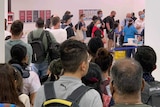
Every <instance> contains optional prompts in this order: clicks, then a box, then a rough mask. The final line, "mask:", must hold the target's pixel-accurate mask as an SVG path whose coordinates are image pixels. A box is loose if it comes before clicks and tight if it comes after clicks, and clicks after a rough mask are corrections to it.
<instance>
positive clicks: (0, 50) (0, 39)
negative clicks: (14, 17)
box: [0, 0, 5, 63]
mask: <svg viewBox="0 0 160 107" xmlns="http://www.w3.org/2000/svg"><path fill="white" fill-rule="evenodd" d="M4 6H5V0H0V10H1V12H0V63H4V59H5V57H4V53H5V52H4V17H5V9H4Z"/></svg>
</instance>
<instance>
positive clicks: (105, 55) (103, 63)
mask: <svg viewBox="0 0 160 107" xmlns="http://www.w3.org/2000/svg"><path fill="white" fill-rule="evenodd" d="M112 62H113V56H112V54H111V53H110V52H109V51H107V50H106V49H105V48H100V49H98V51H97V54H96V57H95V63H96V64H98V65H99V66H100V68H101V70H102V72H107V70H108V69H109V68H110V67H111V65H112ZM108 73H109V72H108Z"/></svg>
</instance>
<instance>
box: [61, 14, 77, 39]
mask: <svg viewBox="0 0 160 107" xmlns="http://www.w3.org/2000/svg"><path fill="white" fill-rule="evenodd" d="M72 17H73V15H64V16H63V24H62V25H61V28H62V29H65V30H66V31H67V39H69V38H70V37H72V36H75V34H74V30H73V28H72V27H71V26H70V24H71V18H72Z"/></svg>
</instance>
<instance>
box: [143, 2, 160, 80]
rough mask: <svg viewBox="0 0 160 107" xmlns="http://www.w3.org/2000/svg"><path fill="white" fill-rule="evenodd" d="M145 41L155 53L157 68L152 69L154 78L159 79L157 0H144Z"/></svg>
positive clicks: (159, 15)
mask: <svg viewBox="0 0 160 107" xmlns="http://www.w3.org/2000/svg"><path fill="white" fill-rule="evenodd" d="M146 7H147V8H146V15H145V16H146V22H145V25H146V29H145V36H146V37H145V42H146V45H149V46H151V47H153V48H154V50H155V51H156V53H157V69H156V70H155V71H153V75H154V77H155V79H156V80H160V14H159V10H158V8H159V0H154V1H153V0H146Z"/></svg>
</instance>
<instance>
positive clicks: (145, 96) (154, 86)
mask: <svg viewBox="0 0 160 107" xmlns="http://www.w3.org/2000/svg"><path fill="white" fill-rule="evenodd" d="M141 98H142V102H143V103H144V104H147V105H151V106H152V107H159V106H160V82H157V81H154V82H148V83H145V87H144V90H143V91H142V93H141Z"/></svg>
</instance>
